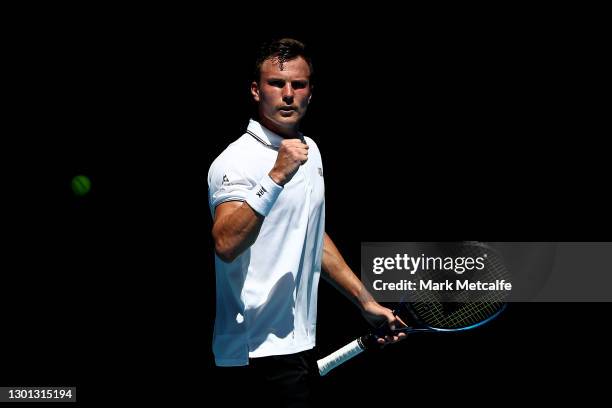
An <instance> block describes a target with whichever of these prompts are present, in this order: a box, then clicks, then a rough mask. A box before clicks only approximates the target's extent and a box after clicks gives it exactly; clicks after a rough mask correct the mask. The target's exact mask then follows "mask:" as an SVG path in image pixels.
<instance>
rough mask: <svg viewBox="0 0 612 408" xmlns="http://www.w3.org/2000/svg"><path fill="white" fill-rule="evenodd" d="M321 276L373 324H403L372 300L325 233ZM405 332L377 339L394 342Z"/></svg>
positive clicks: (381, 342)
mask: <svg viewBox="0 0 612 408" xmlns="http://www.w3.org/2000/svg"><path fill="white" fill-rule="evenodd" d="M321 266H322V269H323V278H324V279H325V280H326V281H328V282H329V283H331V285H332V286H334V287H335V288H336V289H338V290H339V291H340V292H341V293H342V294H344V295H345V296H346V297H347V298H349V300H351V301H352V302H353V303H355V305H357V306H358V307H359V309H360V310H361V313H362V314H363V316H364V317H365V319H366V320H367V321H368V322H370V324H372V325H373V326H379V325H381V324H382V323H384V322H385V321H386V322H387V323H388V324H389V327H390V328H391V329H393V328H395V327H400V326H405V324H404V322H402V321H401V320H400V319H399V318H398V317H396V316H395V315H394V314H393V312H392V311H391V310H390V309H388V308H386V307H384V306H382V305H380V304H379V303H378V302H376V301H375V300H374V298H373V297H372V295H371V294H370V293H369V292H368V290H367V289H366V287H365V286H364V285H363V283H361V281H360V280H359V278H358V277H357V276H356V275H355V274H354V273H353V271H352V270H351V268H350V267H349V266H348V265H347V263H346V262H345V261H344V258H343V257H342V255H341V254H340V251H338V248H337V247H336V245H335V244H334V242H333V241H332V240H331V238H330V237H329V235H327V233H325V236H324V237H323V260H322V265H321ZM405 336H406V335H405V333H400V334H399V335H389V336H385V339H382V338H380V339H378V342H379V343H380V344H387V343H394V342H396V341H399V340H401V339H403V338H404V337H405Z"/></svg>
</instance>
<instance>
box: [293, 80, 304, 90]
mask: <svg viewBox="0 0 612 408" xmlns="http://www.w3.org/2000/svg"><path fill="white" fill-rule="evenodd" d="M307 85H308V82H306V81H293V82H292V83H291V86H293V89H304V88H306V86H307Z"/></svg>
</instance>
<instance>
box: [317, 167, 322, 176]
mask: <svg viewBox="0 0 612 408" xmlns="http://www.w3.org/2000/svg"><path fill="white" fill-rule="evenodd" d="M317 170H319V176H321V177H323V169H322V168H321V167H317Z"/></svg>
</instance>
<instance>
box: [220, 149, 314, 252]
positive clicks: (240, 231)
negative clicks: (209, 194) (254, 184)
mask: <svg viewBox="0 0 612 408" xmlns="http://www.w3.org/2000/svg"><path fill="white" fill-rule="evenodd" d="M306 160H308V145H307V144H304V143H302V142H301V141H300V140H299V139H286V140H283V141H282V142H281V145H280V147H279V149H278V155H277V158H276V162H275V163H274V167H273V168H272V170H270V173H268V175H269V176H270V178H271V179H272V181H273V182H274V183H276V184H277V185H279V186H284V185H285V184H286V183H288V182H289V181H290V180H291V179H292V178H293V176H294V175H295V173H296V172H297V171H298V168H299V167H300V166H301V165H302V164H304V163H305V162H306ZM264 219H265V217H264V216H263V215H261V214H259V213H258V212H257V211H255V210H254V209H253V208H251V206H250V205H249V204H248V203H247V202H246V201H245V202H242V201H228V202H225V203H222V204H219V205H218V206H217V208H216V209H215V219H214V223H213V229H212V236H213V240H214V241H215V251H216V252H217V255H218V256H219V258H221V259H222V260H223V261H224V262H232V261H233V260H234V259H236V258H237V257H238V256H239V255H240V254H241V253H243V252H244V251H245V250H246V249H247V248H249V247H250V246H251V245H253V244H254V243H255V240H257V236H258V235H259V231H260V230H261V225H262V224H263V222H264Z"/></svg>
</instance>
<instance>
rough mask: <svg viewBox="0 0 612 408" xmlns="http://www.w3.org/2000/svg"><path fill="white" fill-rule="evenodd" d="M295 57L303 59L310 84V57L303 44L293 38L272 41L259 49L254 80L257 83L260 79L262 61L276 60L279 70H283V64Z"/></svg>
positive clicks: (311, 72)
mask: <svg viewBox="0 0 612 408" xmlns="http://www.w3.org/2000/svg"><path fill="white" fill-rule="evenodd" d="M297 57H302V58H304V60H305V61H306V62H307V63H308V68H309V69H310V82H311V83H312V76H313V73H314V71H313V69H312V60H311V58H310V55H309V53H308V51H307V49H306V46H305V45H304V43H302V42H300V41H298V40H294V39H293V38H282V39H280V40H273V41H270V42H267V43H264V44H263V45H262V46H261V47H260V49H259V54H258V56H257V60H256V62H255V72H254V80H255V81H256V82H259V78H260V77H261V66H262V65H263V63H264V61H266V60H268V59H276V60H278V62H279V64H280V66H281V69H283V63H284V62H285V61H290V60H292V59H295V58H297Z"/></svg>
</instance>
